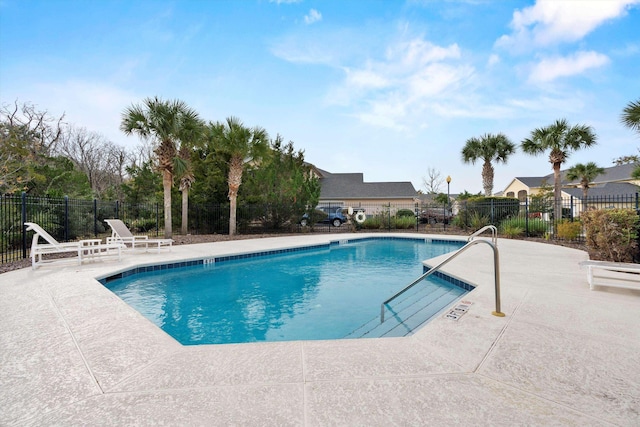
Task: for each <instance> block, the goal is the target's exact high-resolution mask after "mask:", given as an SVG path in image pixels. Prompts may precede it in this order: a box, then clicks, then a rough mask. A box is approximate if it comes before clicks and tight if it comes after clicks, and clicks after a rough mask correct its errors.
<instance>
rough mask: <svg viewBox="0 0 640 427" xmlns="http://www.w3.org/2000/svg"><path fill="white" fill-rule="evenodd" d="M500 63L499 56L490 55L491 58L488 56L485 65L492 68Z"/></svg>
mask: <svg viewBox="0 0 640 427" xmlns="http://www.w3.org/2000/svg"><path fill="white" fill-rule="evenodd" d="M498 63H500V56H498V55H496V54H492V55H491V56H489V60H488V61H487V65H488V66H489V67H493V66H494V65H496V64H498Z"/></svg>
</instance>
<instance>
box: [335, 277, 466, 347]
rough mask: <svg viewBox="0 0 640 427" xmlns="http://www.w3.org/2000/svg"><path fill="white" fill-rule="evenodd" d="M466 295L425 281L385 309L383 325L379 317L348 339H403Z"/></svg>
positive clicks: (463, 291)
mask: <svg viewBox="0 0 640 427" xmlns="http://www.w3.org/2000/svg"><path fill="white" fill-rule="evenodd" d="M465 293H466V291H465V290H464V289H462V288H459V287H457V286H454V285H449V284H447V285H444V286H443V285H441V284H440V285H438V284H434V283H431V282H429V281H422V282H421V283H420V284H419V285H416V286H415V287H414V288H413V289H411V290H409V291H408V292H407V293H405V294H404V295H402V296H401V297H400V298H398V301H394V302H393V303H392V305H391V306H386V307H385V319H384V323H380V317H376V318H374V319H371V320H370V321H369V322H367V323H365V324H364V325H362V326H360V327H359V328H358V329H356V330H355V331H353V332H351V333H350V334H349V335H347V336H346V337H345V338H379V337H403V336H406V335H409V334H410V333H411V331H413V330H414V329H416V328H418V327H419V326H420V325H422V324H423V323H425V322H427V321H429V320H430V319H431V318H432V317H434V316H435V315H437V314H438V313H440V312H441V311H442V310H443V309H445V308H446V307H448V306H450V305H451V304H452V303H453V302H454V301H456V300H458V298H460V296H462V295H464V294H465Z"/></svg>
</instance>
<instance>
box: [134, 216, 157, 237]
mask: <svg viewBox="0 0 640 427" xmlns="http://www.w3.org/2000/svg"><path fill="white" fill-rule="evenodd" d="M156 224H157V222H156V219H155V218H138V219H134V220H133V221H131V225H130V226H129V228H131V231H133V232H138V233H146V232H147V231H151V230H155V229H156Z"/></svg>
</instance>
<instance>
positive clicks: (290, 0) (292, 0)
mask: <svg viewBox="0 0 640 427" xmlns="http://www.w3.org/2000/svg"><path fill="white" fill-rule="evenodd" d="M300 2H302V0H269V3H276V4H294V3H300Z"/></svg>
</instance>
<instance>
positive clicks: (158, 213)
mask: <svg viewBox="0 0 640 427" xmlns="http://www.w3.org/2000/svg"><path fill="white" fill-rule="evenodd" d="M159 235H160V205H159V204H158V202H156V237H158V236H159Z"/></svg>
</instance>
